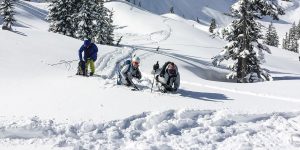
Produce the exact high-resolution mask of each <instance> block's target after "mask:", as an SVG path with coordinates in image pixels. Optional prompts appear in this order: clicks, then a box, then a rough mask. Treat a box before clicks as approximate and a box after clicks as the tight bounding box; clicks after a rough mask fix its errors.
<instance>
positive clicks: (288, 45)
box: [282, 23, 299, 53]
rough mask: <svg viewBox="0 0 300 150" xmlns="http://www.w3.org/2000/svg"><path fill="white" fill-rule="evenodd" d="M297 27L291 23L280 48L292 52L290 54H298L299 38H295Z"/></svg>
mask: <svg viewBox="0 0 300 150" xmlns="http://www.w3.org/2000/svg"><path fill="white" fill-rule="evenodd" d="M297 32H298V30H297V26H296V24H295V23H293V25H292V27H291V28H290V30H289V33H288V34H286V36H285V38H284V39H283V44H284V45H282V48H283V49H286V50H289V51H292V52H296V53H298V52H299V42H298V40H299V38H298V37H297Z"/></svg>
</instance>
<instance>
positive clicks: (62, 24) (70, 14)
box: [48, 0, 80, 37]
mask: <svg viewBox="0 0 300 150" xmlns="http://www.w3.org/2000/svg"><path fill="white" fill-rule="evenodd" d="M79 6H80V0H53V1H52V2H51V4H50V12H49V15H48V20H49V21H50V27H49V31H51V32H54V33H59V34H63V35H67V36H71V37H76V36H75V32H76V28H77V26H76V25H75V24H74V21H75V17H76V15H77V12H78V11H79V8H78V7H79Z"/></svg>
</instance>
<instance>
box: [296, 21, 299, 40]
mask: <svg viewBox="0 0 300 150" xmlns="http://www.w3.org/2000/svg"><path fill="white" fill-rule="evenodd" d="M296 28H297V29H296V30H297V39H298V40H299V39H300V20H299V23H298V25H297V27H296Z"/></svg>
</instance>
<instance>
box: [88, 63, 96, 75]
mask: <svg viewBox="0 0 300 150" xmlns="http://www.w3.org/2000/svg"><path fill="white" fill-rule="evenodd" d="M89 64H90V69H91V72H90V76H92V75H94V73H95V63H94V61H93V60H92V59H90V60H89Z"/></svg>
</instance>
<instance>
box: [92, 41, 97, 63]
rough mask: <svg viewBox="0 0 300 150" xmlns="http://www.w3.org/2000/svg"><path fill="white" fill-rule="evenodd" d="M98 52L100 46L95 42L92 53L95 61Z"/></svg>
mask: <svg viewBox="0 0 300 150" xmlns="http://www.w3.org/2000/svg"><path fill="white" fill-rule="evenodd" d="M97 53H98V47H97V46H96V44H94V45H93V54H92V58H93V61H96V60H97Z"/></svg>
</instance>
